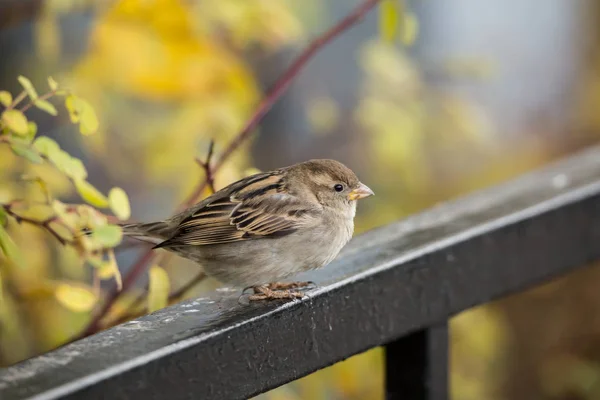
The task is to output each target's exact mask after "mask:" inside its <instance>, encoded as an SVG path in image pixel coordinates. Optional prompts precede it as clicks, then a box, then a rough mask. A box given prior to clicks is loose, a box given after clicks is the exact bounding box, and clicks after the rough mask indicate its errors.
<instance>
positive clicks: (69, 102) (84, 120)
mask: <svg viewBox="0 0 600 400" xmlns="http://www.w3.org/2000/svg"><path fill="white" fill-rule="evenodd" d="M65 107H66V108H67V110H68V111H69V117H70V118H71V122H72V123H74V124H76V123H79V131H80V132H81V133H82V134H83V135H91V134H93V133H96V131H97V130H98V126H99V122H98V117H97V116H96V112H95V111H94V108H93V107H92V106H91V104H90V103H88V102H87V101H85V100H83V99H82V98H80V97H77V96H75V95H73V94H71V95H69V96H67V98H66V100H65Z"/></svg>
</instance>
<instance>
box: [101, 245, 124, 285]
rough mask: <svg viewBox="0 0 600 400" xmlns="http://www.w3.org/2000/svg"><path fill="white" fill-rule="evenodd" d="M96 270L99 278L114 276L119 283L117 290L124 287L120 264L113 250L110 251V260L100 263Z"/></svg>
mask: <svg viewBox="0 0 600 400" xmlns="http://www.w3.org/2000/svg"><path fill="white" fill-rule="evenodd" d="M96 271H97V272H96V273H97V275H98V278H100V279H110V278H112V277H114V278H115V281H116V283H117V290H121V289H122V288H123V280H122V278H121V272H120V271H119V266H118V265H117V260H116V258H115V253H114V252H113V251H112V250H111V251H109V252H108V260H107V261H103V262H102V263H100V264H99V265H98V267H97V270H96Z"/></svg>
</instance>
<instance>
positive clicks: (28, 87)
mask: <svg viewBox="0 0 600 400" xmlns="http://www.w3.org/2000/svg"><path fill="white" fill-rule="evenodd" d="M17 79H18V80H19V83H20V84H21V86H23V89H25V91H26V92H27V94H28V95H29V98H30V99H31V100H35V99H37V98H38V94H37V92H36V91H35V88H34V87H33V84H32V83H31V81H30V80H29V79H27V78H25V77H24V76H23V75H20V76H19V77H18V78H17Z"/></svg>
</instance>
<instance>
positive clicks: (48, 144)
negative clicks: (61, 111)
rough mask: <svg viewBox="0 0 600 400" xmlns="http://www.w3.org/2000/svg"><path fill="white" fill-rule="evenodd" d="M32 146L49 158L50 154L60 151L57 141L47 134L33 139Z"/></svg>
mask: <svg viewBox="0 0 600 400" xmlns="http://www.w3.org/2000/svg"><path fill="white" fill-rule="evenodd" d="M33 147H34V148H35V149H36V150H37V151H39V152H40V153H41V154H42V155H44V156H46V157H48V158H51V154H53V153H55V152H58V151H60V146H59V145H58V143H56V141H54V139H50V138H49V137H48V136H39V137H38V138H37V139H35V140H34V141H33Z"/></svg>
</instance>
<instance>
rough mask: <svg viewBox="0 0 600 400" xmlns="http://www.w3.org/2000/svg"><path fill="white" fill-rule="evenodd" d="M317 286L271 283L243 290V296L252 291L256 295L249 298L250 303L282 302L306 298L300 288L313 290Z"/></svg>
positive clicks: (297, 283)
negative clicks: (249, 290) (263, 301)
mask: <svg viewBox="0 0 600 400" xmlns="http://www.w3.org/2000/svg"><path fill="white" fill-rule="evenodd" d="M316 286H317V285H316V283H315V282H312V281H307V282H271V283H268V284H266V285H260V286H248V287H245V288H244V290H242V296H243V295H244V294H246V291H247V290H248V289H252V290H253V292H254V294H253V295H251V296H249V297H248V300H249V301H259V300H281V299H299V298H302V297H304V293H303V292H301V291H298V290H293V289H298V288H307V289H313V288H315V287H316Z"/></svg>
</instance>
